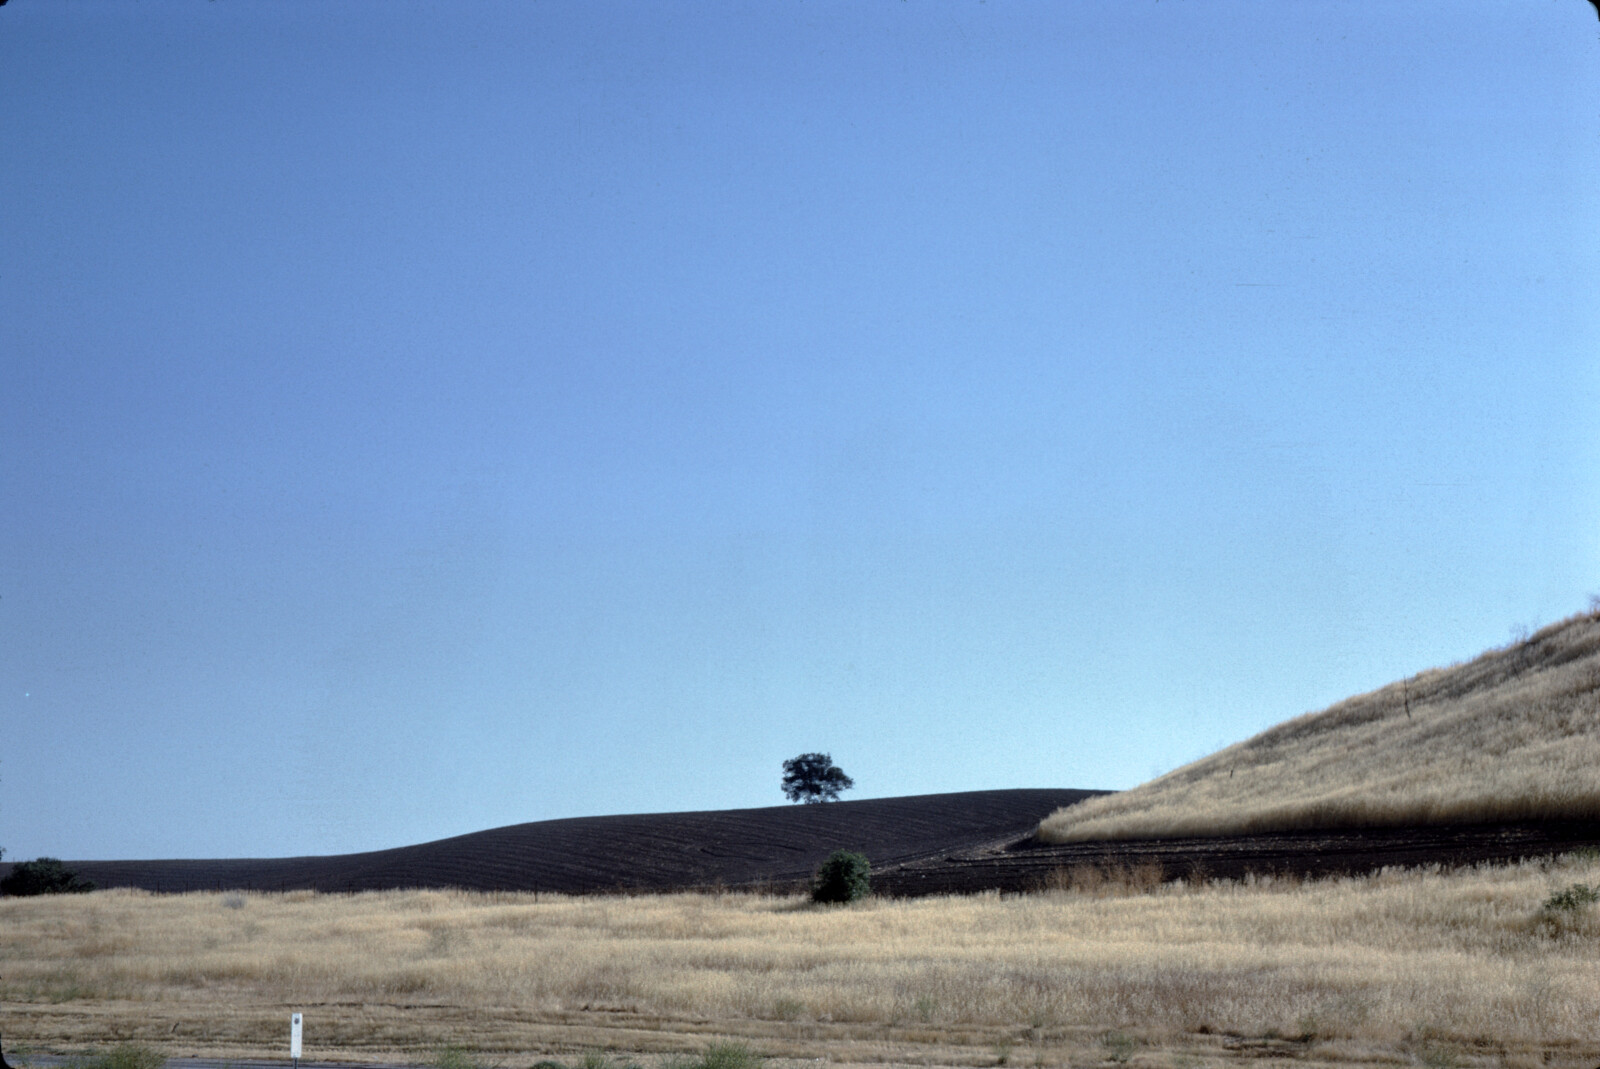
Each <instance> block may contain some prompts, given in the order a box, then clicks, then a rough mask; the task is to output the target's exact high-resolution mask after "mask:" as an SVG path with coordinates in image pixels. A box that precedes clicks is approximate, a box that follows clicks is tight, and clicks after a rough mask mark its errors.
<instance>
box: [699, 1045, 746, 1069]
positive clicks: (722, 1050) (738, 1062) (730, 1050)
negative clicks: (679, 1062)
mask: <svg viewBox="0 0 1600 1069" xmlns="http://www.w3.org/2000/svg"><path fill="white" fill-rule="evenodd" d="M761 1062H762V1058H761V1055H759V1054H757V1053H756V1052H755V1051H753V1050H751V1049H750V1048H749V1047H747V1046H745V1045H744V1044H743V1043H713V1044H711V1046H709V1047H707V1048H706V1052H705V1054H703V1055H701V1057H700V1062H699V1065H698V1067H697V1069H761Z"/></svg>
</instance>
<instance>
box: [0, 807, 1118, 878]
mask: <svg viewBox="0 0 1600 1069" xmlns="http://www.w3.org/2000/svg"><path fill="white" fill-rule="evenodd" d="M1103 793H1105V792H1103V791H1080V790H1004V791H968V792H964V793H959V794H925V795H915V796H912V797H906V798H877V799H871V800H868V801H861V802H831V803H827V804H824V805H786V806H773V807H770V808H764V809H727V810H715V811H710V812H703V813H656V814H645V815H638V816H610V817H581V818H574V819H570V820H546V821H539V822H537V823H532V824H516V825H512V826H510V827H505V828H495V829H492V830H490V831H481V832H474V833H473V834H470V835H460V836H456V837H454V838H450V839H440V840H438V841H436V842H431V843H422V844H421V845H418V846H404V847H399V848H397V849H393V850H378V851H374V852H372V853H365V854H340V855H333V856H325V857H293V858H270V859H261V858H243V859H240V858H235V859H221V860H210V861H71V862H68V863H67V867H68V868H70V869H73V870H74V871H76V872H77V873H78V874H79V875H80V876H82V877H84V878H85V879H90V880H93V881H94V882H95V883H96V884H97V885H98V886H100V887H141V888H144V889H146V890H150V891H211V890H259V891H288V890H300V889H310V890H316V891H376V890H390V889H394V888H407V887H462V888H468V889H471V890H480V891H556V892H563V893H570V894H587V893H596V892H614V891H667V890H676V889H680V888H714V887H718V886H724V887H748V886H751V885H761V884H768V885H770V886H772V887H773V888H774V889H782V890H786V889H790V888H793V887H798V886H803V885H804V884H805V883H806V881H808V880H809V878H810V876H811V874H812V873H813V872H814V871H816V868H817V866H818V865H819V864H821V863H822V861H823V859H824V858H826V857H827V856H828V855H829V854H831V853H832V852H833V851H835V850H841V849H843V850H853V851H855V852H857V853H862V854H865V855H866V856H867V858H868V859H869V860H870V861H871V863H872V865H873V867H874V868H889V867H893V866H896V865H900V864H904V863H907V862H911V861H918V860H925V859H928V858H933V857H940V856H943V855H945V854H950V853H962V852H967V853H973V852H979V851H982V850H984V849H985V848H991V847H999V846H1001V845H1003V844H1005V843H1006V842H1012V841H1015V840H1017V839H1019V838H1022V837H1025V836H1027V835H1029V834H1031V833H1032V832H1033V830H1034V828H1035V827H1037V825H1038V823H1039V821H1040V820H1041V819H1043V818H1044V817H1046V816H1048V815H1049V814H1050V813H1051V812H1053V811H1054V810H1056V809H1057V808H1059V807H1061V806H1064V805H1071V804H1072V803H1074V802H1077V801H1080V800H1082V799H1084V798H1087V797H1090V796H1091V795H1096V794H1103ZM9 868H10V866H9V865H0V875H4V873H5V872H6V871H8V870H9Z"/></svg>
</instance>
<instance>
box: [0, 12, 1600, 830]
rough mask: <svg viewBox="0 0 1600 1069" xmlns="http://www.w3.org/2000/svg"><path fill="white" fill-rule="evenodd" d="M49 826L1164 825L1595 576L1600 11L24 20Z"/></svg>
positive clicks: (26, 355)
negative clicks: (822, 770)
mask: <svg viewBox="0 0 1600 1069" xmlns="http://www.w3.org/2000/svg"><path fill="white" fill-rule="evenodd" d="M0 102H3V104H0V406H3V407H0V503H3V509H0V846H3V847H5V848H6V850H7V857H8V858H11V859H21V858H28V857H33V856H36V855H39V854H49V855H54V856H59V857H66V858H119V857H210V856H269V855H287V854H301V853H328V852H344V851H351V850H364V849H376V848H381V847H388V846H398V845H403V844H407V843H413V842H420V841H423V840H427V839H433V838H438V837H441V836H445V835H452V834H458V833H463V832H469V831H475V830H479V829H482V828H487V827H494V826H498V825H502V824H510V823H516V822H521V821H526V820H539V819H546V818H552V817H563V816H581V815H593V814H603V813H626V812H652V811H668V810H684V809H716V808H726V807H742V806H758V805H776V804H782V801H783V799H782V795H781V793H780V791H779V787H778V781H779V777H780V773H781V769H780V765H781V763H782V761H783V759H784V758H787V757H791V756H794V755H795V754H798V753H801V752H803V751H811V750H823V751H828V752H831V753H832V754H833V756H834V758H835V760H836V761H837V762H838V763H839V764H840V765H841V766H843V767H844V769H845V770H846V771H847V772H848V773H850V774H851V775H852V776H854V777H855V780H856V782H857V785H858V786H857V789H856V791H855V792H854V793H853V795H852V797H861V798H866V797H881V796H890V795H898V794H915V793H925V792H935V791H957V790H975V789H986V788H1000V787H1126V786H1131V785H1133V784H1135V783H1138V782H1140V781H1142V780H1145V779H1147V778H1149V777H1150V776H1152V775H1154V774H1157V773H1160V772H1163V771H1166V770H1168V769H1170V768H1172V767H1175V766H1177V765H1179V764H1181V763H1183V762H1186V761H1189V760H1192V759H1194V758H1196V757H1199V756H1201V755H1203V754H1205V753H1208V752H1210V751H1212V750H1213V749H1215V748H1217V747H1219V746H1221V745H1224V744H1226V743H1229V742H1232V741H1235V740H1238V739H1241V738H1244V737H1246V736H1248V735H1250V734H1253V733H1254V732H1256V731H1258V730H1260V729H1262V728H1264V727H1267V726H1269V725H1271V724H1273V723H1276V722H1278V721H1280V720H1283V719H1285V718H1287V717H1290V716H1294V715H1298V714H1300V713H1302V712H1305V711H1308V710H1312V709H1317V708H1321V707H1323V706H1325V705H1327V704H1329V703H1331V702H1333V701H1335V700H1337V699H1339V698H1341V697H1344V696H1347V695H1349V694H1353V693H1357V692H1361V691H1365V690H1368V689H1371V688H1373V687H1376V686H1379V685H1382V684H1384V683H1386V682H1389V681H1391V680H1393V679H1396V678H1399V677H1401V676H1404V675H1408V674H1410V673H1412V672H1415V671H1418V670H1421V669H1423V668H1426V667H1430V666H1433V665H1438V664H1445V663H1449V662H1452V661H1456V660H1461V659H1465V658H1467V657H1470V656H1472V655H1475V654H1477V653H1478V652H1480V651H1482V650H1483V649H1485V648H1487V647H1489V646H1493V645H1497V644H1501V643H1504V642H1505V641H1507V640H1508V639H1509V638H1510V637H1511V636H1512V634H1513V633H1514V629H1516V628H1517V627H1519V626H1529V627H1533V626H1537V625H1539V624H1543V623H1548V622H1551V621H1553V620H1556V619H1559V618H1561V617H1563V616H1566V615H1569V614H1571V613H1573V612H1576V611H1579V610H1580V609H1583V608H1584V607H1585V606H1586V604H1587V601H1588V598H1589V596H1590V595H1591V594H1593V593H1595V592H1597V591H1600V433H1597V432H1600V180H1597V179H1600V20H1597V19H1596V17H1595V9H1594V8H1593V7H1592V6H1590V4H1589V3H1587V2H1585V0H1517V2H1512V0H1506V2H1495V3H1487V2H1476V3H1474V2H1467V3H1456V4H1449V5H1439V4H1422V3H1416V4H1393V3H1387V2H1379V0H1372V2H1332V0H1328V2H1313V0H1306V2H1289V3H1276V4H1263V3H1260V2H1258V0H1243V2H1227V0H1216V2H1210V0H1204V2H1202V0H1160V2H1141V0H1103V2H1076V3H1056V2H1048V3H1046V2H1022V0H989V2H981V0H972V2H967V0H960V2H956V0H951V2H930V0H909V2H901V0H850V2H838V3H833V2H817V0H771V2H746V3H714V2H708V3H679V2H676V0H661V2H656V3H648V2H634V0H628V2H605V0H548V2H540V3H532V2H517V3H493V2H474V3H470V4H462V3H393V2H390V0H382V2H354V0H336V2H332V3H325V4H322V3H319V4H298V3H297V4H288V3H277V2H253V0H216V2H212V3H201V2H195V0H183V2H176V0H146V2H143V3H126V2H104V3H101V2H93V0H73V2H70V3H68V2H54V3H46V2H40V0H33V2H30V0H14V2H12V3H10V4H7V5H6V6H5V7H4V8H0Z"/></svg>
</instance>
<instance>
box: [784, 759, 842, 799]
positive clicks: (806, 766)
mask: <svg viewBox="0 0 1600 1069" xmlns="http://www.w3.org/2000/svg"><path fill="white" fill-rule="evenodd" d="M855 785H856V781H855V780H853V779H851V778H850V777H849V776H847V775H845V774H844V769H842V768H840V767H839V766H838V765H836V764H834V763H833V755H832V754H825V753H803V754H801V755H800V756H799V757H791V758H789V760H787V761H785V762H784V763H783V793H784V797H786V798H788V799H789V801H791V802H806V803H811V802H837V801H838V800H839V792H840V791H848V790H849V789H850V788H851V787H854V786H855Z"/></svg>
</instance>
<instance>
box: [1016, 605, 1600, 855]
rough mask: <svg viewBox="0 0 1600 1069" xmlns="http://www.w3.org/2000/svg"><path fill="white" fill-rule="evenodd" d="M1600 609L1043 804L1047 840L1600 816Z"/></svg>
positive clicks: (1042, 834) (1042, 832) (1043, 832)
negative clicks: (1050, 805)
mask: <svg viewBox="0 0 1600 1069" xmlns="http://www.w3.org/2000/svg"><path fill="white" fill-rule="evenodd" d="M1597 768H1600V616H1596V615H1589V614H1586V615H1582V616H1575V617H1572V618H1570V619H1567V620H1564V621H1562V622H1560V623H1558V624H1554V625H1552V626H1550V627H1547V628H1545V629H1544V630H1542V631H1540V632H1539V633H1537V634H1535V635H1533V636H1532V637H1530V638H1528V639H1527V640H1525V641H1522V642H1518V643H1515V644H1513V645H1511V646H1508V647H1506V648H1503V649H1496V650H1491V651H1489V652H1488V653H1485V654H1483V655H1482V656H1481V657H1478V658H1477V659H1476V660H1473V661H1471V662H1469V663H1467V664H1462V665H1457V666H1453V667H1450V668H1443V669H1434V670H1431V671H1427V672H1423V673H1421V674H1420V675H1417V676H1413V677H1412V678H1410V679H1406V680H1402V681H1401V682H1398V683H1394V684H1391V685H1390V686H1387V687H1384V688H1383V689H1381V690H1377V691H1373V692H1372V693H1370V694H1363V695H1360V696H1358V697H1354V698H1350V699H1348V700H1346V701H1343V702H1340V703H1339V704H1338V705H1335V706H1333V707H1332V708H1330V709H1327V710H1325V711H1323V712H1320V713H1312V714H1307V715H1306V716H1302V717H1299V718H1298V719H1295V720H1290V721H1288V722H1287V723H1284V724H1280V725H1278V726H1277V727H1275V728H1272V729H1271V730H1269V731H1265V732H1263V733H1262V734H1260V735H1257V736H1256V737H1255V738H1253V739H1249V740H1247V741H1245V742H1241V743H1239V744H1237V745H1235V746H1231V747H1229V748H1228V749H1225V750H1222V751H1220V752H1219V753H1215V754H1212V755H1211V756H1209V757H1206V758H1203V759H1202V760H1199V761H1196V762H1194V763H1193V764H1190V765H1186V766H1184V767H1183V768H1180V769H1177V770H1176V771H1173V772H1170V773H1168V774H1167V775H1165V776H1162V777H1160V778H1159V779H1155V780H1152V781H1150V782H1149V783H1146V784H1143V785H1142V786H1139V787H1136V788H1134V789H1133V790H1130V791H1124V792H1122V793H1120V794H1115V795H1107V796H1104V797H1100V798H1094V799H1090V800H1088V801H1086V802H1083V803H1080V804H1078V805H1075V806H1071V807H1070V808H1066V809H1062V810H1059V811H1057V812H1056V813H1054V814H1052V815H1051V816H1049V817H1047V818H1046V819H1045V820H1044V821H1043V822H1042V823H1041V825H1040V828H1039V837H1040V838H1041V839H1044V840H1046V841H1050V842H1071V841H1081V840H1096V839H1138V838H1170V837H1179V836H1200V835H1249V834H1259V833H1263V832H1275V831H1288V830H1295V829H1309V828H1316V829H1335V828H1373V827H1410V826H1419V825H1441V824H1466V823H1478V822H1494V821H1516V820H1549V819H1582V820H1600V779H1597V778H1596V775H1595V770H1596V769H1597Z"/></svg>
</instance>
